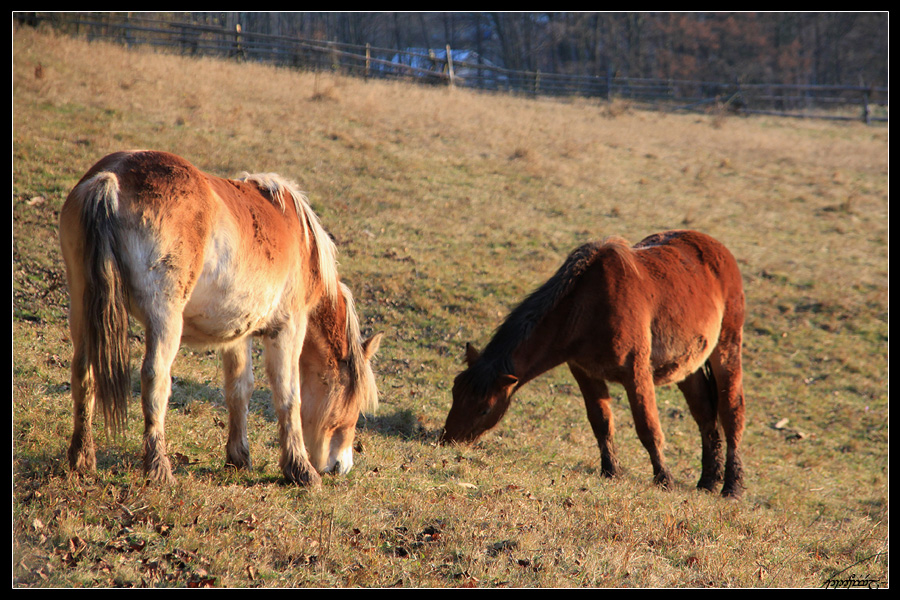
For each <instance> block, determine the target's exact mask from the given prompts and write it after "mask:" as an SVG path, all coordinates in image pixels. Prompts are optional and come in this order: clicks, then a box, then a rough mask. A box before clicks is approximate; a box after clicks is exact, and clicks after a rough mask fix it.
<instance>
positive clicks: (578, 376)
mask: <svg viewBox="0 0 900 600" xmlns="http://www.w3.org/2000/svg"><path fill="white" fill-rule="evenodd" d="M569 370H570V371H571V372H572V375H573V376H574V377H575V381H576V382H577V383H578V387H579V389H580V390H581V395H582V396H583V397H584V406H585V408H586V409H587V416H588V421H589V422H590V424H591V429H593V431H594V437H595V438H597V445H598V446H599V447H600V472H601V474H602V475H603V476H605V477H617V476H618V475H620V474H621V472H622V470H621V467H620V466H619V458H618V453H617V452H616V446H615V440H614V434H615V426H614V424H613V414H612V409H611V407H610V403H611V401H612V399H611V398H610V395H609V389H608V388H607V386H606V382H604V381H603V380H602V379H596V378H594V377H591V376H590V375H588V374H587V373H586V372H585V371H583V370H582V369H581V368H579V367H578V366H576V365H574V364H572V363H569Z"/></svg>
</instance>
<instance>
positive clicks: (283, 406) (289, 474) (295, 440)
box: [264, 322, 322, 487]
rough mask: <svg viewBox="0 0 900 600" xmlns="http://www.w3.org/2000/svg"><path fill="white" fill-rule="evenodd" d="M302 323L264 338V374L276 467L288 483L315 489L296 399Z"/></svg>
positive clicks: (316, 476)
mask: <svg viewBox="0 0 900 600" xmlns="http://www.w3.org/2000/svg"><path fill="white" fill-rule="evenodd" d="M305 334H306V323H305V322H303V323H297V324H286V325H284V326H282V327H280V328H278V329H277V330H273V332H271V333H270V334H269V335H267V336H266V337H265V338H264V339H265V341H264V345H265V351H266V372H267V375H268V378H269V385H270V386H271V388H272V402H273V403H274V405H275V413H276V415H277V417H278V441H279V443H280V444H281V458H280V460H279V466H280V467H281V472H282V474H283V475H284V478H285V479H287V480H288V481H290V482H292V483H297V484H300V485H306V486H311V487H315V486H318V485H320V484H321V482H322V479H321V477H320V476H319V474H318V472H316V470H315V469H314V468H313V466H312V464H311V463H310V461H309V455H308V454H307V451H306V445H305V444H304V442H303V424H302V420H301V405H300V403H301V398H300V350H301V348H302V347H303V339H304V337H305Z"/></svg>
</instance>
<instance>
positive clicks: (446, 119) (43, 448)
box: [12, 29, 890, 588]
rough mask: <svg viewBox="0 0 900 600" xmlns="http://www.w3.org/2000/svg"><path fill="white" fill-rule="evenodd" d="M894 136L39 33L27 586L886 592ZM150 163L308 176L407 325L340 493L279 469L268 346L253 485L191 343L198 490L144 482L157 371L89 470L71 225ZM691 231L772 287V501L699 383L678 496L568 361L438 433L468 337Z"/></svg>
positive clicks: (381, 361) (759, 321)
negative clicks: (100, 174) (102, 173)
mask: <svg viewBox="0 0 900 600" xmlns="http://www.w3.org/2000/svg"><path fill="white" fill-rule="evenodd" d="M889 134H890V131H889V129H888V128H887V127H885V126H875V127H866V126H864V125H862V124H857V123H832V122H823V121H804V120H777V119H773V118H739V117H734V116H723V115H719V114H708V115H695V114H682V113H647V112H639V111H637V110H635V109H633V108H632V107H630V106H628V105H627V104H626V103H623V102H618V101H613V102H609V103H607V102H599V101H595V100H579V99H573V100H570V101H564V102H563V101H556V100H554V101H550V100H540V99H538V100H534V99H524V98H517V97H511V96H495V95H479V94H474V93H469V92H466V91H463V90H450V89H446V88H426V87H415V86H411V85H407V84H403V83H385V82H376V81H370V82H368V83H365V82H362V81H359V80H353V79H348V78H344V77H341V76H340V75H338V74H328V73H318V74H314V73H302V72H296V71H290V70H284V69H276V68H272V67H268V66H262V65H253V64H238V63H231V62H220V61H214V60H206V59H200V60H198V59H186V58H180V57H173V56H165V55H158V54H152V53H146V52H137V51H128V50H125V49H123V48H119V47H114V46H107V45H102V44H88V43H86V42H83V41H78V40H73V39H70V38H63V37H56V36H54V35H53V34H50V33H45V32H43V33H42V32H35V31H33V30H30V29H16V30H14V32H13V161H12V162H13V215H12V217H13V228H12V229H13V261H12V262H13V277H12V279H13V323H12V331H13V378H14V379H13V389H12V391H13V410H12V417H13V426H12V447H13V460H12V484H13V492H12V507H13V509H12V530H13V535H12V538H13V561H12V563H13V564H12V571H13V573H12V577H13V585H14V586H15V587H63V586H65V587H87V586H104V587H105V586H122V587H157V586H185V587H207V586H209V587H254V586H259V587H275V586H309V587H344V586H365V587H392V586H397V587H583V586H588V587H670V586H671V587H675V586H678V587H813V588H814V587H824V586H826V585H827V584H828V582H829V581H830V580H833V579H838V580H850V578H851V577H852V578H853V580H854V581H859V580H872V581H875V582H876V585H879V586H881V587H885V586H887V585H888V584H889V569H888V564H889V555H888V552H889V549H888V534H889V523H888V496H889V467H888V440H889V425H888V415H889V412H888V411H889V408H888V374H889V359H888V343H889V341H888V330H889V259H888V251H889V245H890V242H889V235H890V234H889V216H890V214H889V208H888V195H889V191H888V190H889V176H888V162H889ZM137 147H141V148H154V149H160V150H167V151H171V152H174V153H176V154H179V155H181V156H184V157H185V158H187V159H189V160H190V161H192V162H193V163H194V164H196V165H197V166H199V167H200V168H201V169H204V170H206V171H208V172H211V173H214V174H217V175H222V176H236V175H238V174H240V173H241V172H243V171H249V172H260V171H265V172H269V171H271V172H278V173H281V174H282V175H285V176H287V177H289V178H291V179H293V180H295V181H297V182H298V183H299V185H300V187H301V188H302V189H303V190H305V191H306V192H307V193H308V195H309V198H310V201H311V203H312V205H313V206H314V208H315V209H316V211H317V212H318V213H319V215H320V217H321V219H322V222H323V224H324V225H325V226H326V228H328V229H329V231H330V232H331V233H332V234H333V235H334V237H335V239H336V240H337V242H338V246H339V251H340V257H339V259H340V263H341V267H340V269H341V274H342V276H343V278H344V280H345V281H346V282H347V283H348V285H349V286H350V287H351V289H352V290H353V292H354V294H355V295H356V298H357V303H358V310H359V312H360V314H361V317H362V321H363V329H364V334H366V335H369V334H371V333H374V332H378V331H383V332H385V334H386V335H385V339H384V340H383V342H382V344H381V350H380V352H379V354H378V356H377V357H376V359H375V362H374V367H375V370H376V376H377V378H378V383H379V390H380V398H381V406H380V408H379V411H378V413H377V414H375V415H372V416H367V417H362V418H361V419H360V423H359V427H358V451H357V453H356V466H355V467H354V470H353V471H352V472H351V473H350V474H349V475H348V476H346V477H325V478H324V483H323V486H322V488H321V489H319V490H317V491H314V492H309V491H307V490H304V489H300V488H297V487H294V486H290V485H285V484H284V483H282V481H281V479H280V476H279V471H278V468H277V451H278V448H277V444H276V432H275V423H274V414H273V412H272V410H271V407H270V406H269V402H268V400H269V392H268V388H267V386H266V381H265V376H264V374H263V372H262V365H261V363H260V361H257V363H258V364H257V367H258V373H257V376H256V381H257V384H256V391H255V392H254V395H253V401H252V404H251V416H250V426H251V431H250V435H251V439H250V445H251V453H252V455H253V458H254V465H255V466H254V469H253V470H252V471H249V472H235V471H231V470H227V469H225V468H223V460H224V445H225V436H226V435H227V434H226V430H225V429H224V428H223V423H224V422H225V421H226V418H227V414H226V410H225V406H224V399H223V396H222V392H221V367H220V363H219V360H218V357H217V356H216V354H214V353H211V352H202V351H196V350H189V349H183V350H182V351H181V353H180V355H179V358H178V359H177V361H176V363H175V366H174V374H175V382H174V386H173V390H174V391H173V395H172V398H171V402H170V409H169V416H168V419H167V421H168V422H167V429H168V442H169V452H170V455H171V456H172V457H173V459H174V462H175V463H176V464H175V466H176V477H177V483H176V484H175V485H173V486H171V487H164V486H157V485H148V484H145V482H144V481H143V479H142V477H141V474H140V464H141V463H140V436H141V419H140V416H139V413H140V406H139V395H138V394H139V391H138V388H137V387H135V388H134V390H133V391H134V398H133V401H132V403H131V419H130V421H129V428H128V431H127V432H126V435H125V436H124V437H123V438H121V439H118V440H112V439H107V438H105V437H104V436H103V435H102V434H100V439H99V440H98V441H99V446H100V447H99V449H98V463H99V469H98V471H97V473H96V475H93V476H88V477H81V478H79V477H72V476H70V475H69V472H68V466H67V463H66V460H65V451H66V447H67V443H68V438H69V436H70V435H71V427H72V425H71V420H72V417H71V400H70V398H69V383H68V376H69V374H68V370H69V360H70V357H71V344H70V342H69V340H68V331H67V324H66V319H67V311H68V294H67V291H66V286H65V277H64V272H63V266H62V260H61V256H60V252H59V247H58V240H57V231H56V224H57V219H58V213H59V209H60V207H61V206H62V202H63V200H64V199H65V196H66V195H67V193H68V191H69V190H70V189H71V188H72V186H73V185H74V184H75V183H76V182H77V180H78V179H79V178H80V176H81V175H82V174H83V173H84V172H85V171H86V170H87V169H88V168H89V167H90V166H91V165H92V164H93V163H94V162H95V161H96V160H97V159H99V158H100V157H102V156H103V155H105V154H107V153H108V152H111V151H115V150H122V149H129V148H137ZM684 227H688V228H693V229H698V230H702V231H705V232H707V233H709V234H711V235H713V236H714V237H716V238H718V239H720V240H722V241H723V242H725V244H726V245H728V246H729V247H730V248H731V250H732V252H733V253H734V254H735V256H736V257H737V258H738V261H739V264H740V266H741V269H742V271H743V276H744V283H745V290H746V295H747V308H748V310H747V312H748V318H747V323H746V326H745V351H744V352H745V354H744V364H745V368H746V374H745V390H746V397H747V403H748V404H747V418H748V420H747V429H746V432H745V437H744V463H745V469H746V476H747V482H746V483H747V491H746V493H745V495H744V498H743V500H741V501H739V502H734V501H727V500H723V499H721V498H719V497H717V496H714V495H710V494H705V493H701V492H698V491H697V490H696V489H695V488H694V485H695V483H696V480H697V478H698V477H699V469H700V459H699V454H700V444H699V436H698V434H697V432H696V425H695V424H694V423H693V420H692V419H691V418H690V414H689V412H688V410H687V406H686V404H685V403H684V401H683V399H682V398H681V397H680V395H679V394H678V393H677V390H675V389H674V388H671V389H670V388H663V389H661V390H659V394H658V404H659V410H660V415H661V421H662V423H663V429H664V431H665V433H666V439H667V444H668V447H667V456H668V459H669V462H670V468H671V469H672V472H673V475H674V476H675V478H676V480H677V485H676V488H675V489H674V490H668V491H664V490H660V489H657V488H655V487H654V486H653V484H652V482H651V471H650V464H649V460H648V459H647V454H646V452H645V451H644V449H643V448H642V446H641V445H640V443H639V441H638V440H637V437H636V435H635V433H634V428H633V422H632V420H631V416H630V414H629V411H628V404H627V401H626V400H625V399H624V394H623V392H622V390H621V388H613V392H614V394H615V398H616V405H615V407H614V410H615V411H616V418H617V425H618V432H617V435H618V444H619V451H620V458H621V460H622V463H623V467H624V468H625V475H624V476H623V477H621V478H619V479H616V480H612V481H611V480H607V479H603V478H601V477H600V475H599V469H600V464H599V463H600V461H599V452H598V451H597V448H596V441H595V440H594V438H593V435H592V433H591V431H590V427H589V425H588V422H587V419H586V416H585V412H584V408H583V403H582V400H581V397H580V395H579V393H578V390H577V386H576V385H575V383H574V381H573V380H571V378H570V376H569V375H568V373H567V372H566V371H565V370H562V369H561V370H557V371H553V372H551V373H548V374H546V375H545V376H543V377H541V378H539V379H537V380H536V381H534V382H532V383H531V384H529V385H528V386H526V387H525V388H523V389H522V390H521V391H520V392H519V393H518V394H517V397H516V399H515V400H514V402H513V405H512V408H511V409H510V411H509V413H508V414H507V416H506V418H505V419H504V420H503V421H502V422H501V423H500V425H499V426H498V427H497V428H496V430H494V431H493V432H491V433H490V434H488V435H487V436H485V437H484V438H483V439H482V440H481V441H480V442H479V443H477V444H476V445H474V446H472V447H446V446H440V445H438V444H437V443H436V440H437V435H438V432H439V430H440V428H441V426H442V425H443V422H444V418H445V417H446V414H447V411H448V410H449V407H450V386H451V383H452V380H453V377H454V376H455V374H456V373H457V372H459V370H460V369H461V359H462V356H463V348H464V345H465V343H466V342H467V341H471V342H474V343H475V344H476V345H477V346H483V345H484V344H485V342H486V341H487V340H488V339H489V338H490V334H491V332H492V331H493V329H494V328H495V327H496V326H497V325H499V323H500V321H501V319H502V318H503V316H504V315H505V314H506V313H507V311H508V310H509V309H510V308H511V307H512V306H513V305H515V304H516V303H517V302H518V301H520V300H521V299H522V297H523V296H524V295H525V294H526V293H527V292H529V291H530V290H531V289H533V288H534V287H535V286H536V285H538V284H540V283H542V282H543V281H545V280H546V279H547V278H548V277H549V276H550V275H551V274H552V273H553V271H554V270H555V269H556V268H557V267H558V266H559V264H560V263H561V261H562V260H563V258H564V257H565V256H566V255H567V254H568V252H569V251H570V250H571V249H573V248H574V247H575V246H577V245H579V244H581V243H583V242H585V241H587V240H589V239H595V238H603V237H605V236H608V235H612V234H615V235H620V236H624V237H625V238H627V239H629V240H631V241H632V242H636V241H638V240H639V239H641V238H642V237H644V236H645V235H647V234H649V233H653V232H655V231H659V230H663V229H673V228H684ZM132 337H133V345H134V347H133V356H134V357H135V360H134V363H133V365H132V367H133V368H136V367H137V365H138V364H139V363H138V362H137V357H139V356H140V354H141V344H140V339H141V331H140V329H139V328H137V327H135V328H134V330H133V336H132ZM138 380H139V378H135V381H136V382H137V381H138ZM135 386H137V383H135Z"/></svg>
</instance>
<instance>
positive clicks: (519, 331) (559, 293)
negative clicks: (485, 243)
mask: <svg viewBox="0 0 900 600" xmlns="http://www.w3.org/2000/svg"><path fill="white" fill-rule="evenodd" d="M607 250H612V251H613V252H614V253H615V255H616V256H617V257H619V258H620V259H621V260H622V261H623V263H624V264H625V265H628V266H629V268H632V269H634V268H635V267H634V258H633V256H632V250H631V248H630V246H629V244H628V242H626V241H625V240H623V239H621V238H618V237H612V238H607V239H605V240H603V241H602V242H601V241H594V242H588V243H587V244H584V245H583V246H580V247H578V248H576V249H575V250H574V251H573V252H572V253H571V254H570V255H569V256H568V258H566V260H565V262H564V263H563V264H562V266H561V267H560V268H559V269H558V270H557V271H556V273H555V274H554V275H553V276H552V277H551V278H550V279H548V280H547V281H546V282H545V283H544V284H543V285H541V286H540V287H538V288H537V289H536V290H534V291H533V292H532V293H531V294H529V295H528V296H527V297H526V298H525V300H523V301H522V303H521V304H519V305H518V306H517V307H515V308H514V309H513V310H512V312H510V313H509V315H508V316H507V317H506V319H505V320H504V321H503V323H502V324H501V325H500V326H499V327H498V328H497V330H496V331H495V332H494V336H493V338H492V339H491V341H490V342H489V343H488V345H487V346H486V347H485V349H484V352H483V353H482V354H481V357H480V359H479V360H478V362H477V363H476V364H475V365H472V366H471V367H470V368H469V369H467V370H466V371H464V373H463V376H461V379H460V381H461V382H463V383H464V384H465V385H467V386H468V387H470V389H471V390H472V391H473V392H475V393H480V394H482V395H483V394H484V393H486V391H487V390H488V388H490V386H491V384H493V382H494V381H495V380H496V378H497V376H498V375H501V374H511V375H515V373H513V366H512V354H513V352H514V351H515V350H516V348H518V347H519V345H520V344H522V342H524V341H525V340H527V339H528V337H529V336H530V335H531V333H532V332H533V331H534V328H535V327H536V326H537V325H538V324H540V322H541V321H542V320H543V318H544V317H545V316H546V315H547V314H548V313H549V312H550V311H552V310H553V309H554V308H556V306H557V305H558V304H559V302H560V301H561V300H562V299H563V298H565V297H566V296H567V295H568V294H569V292H570V291H571V290H572V287H573V286H574V285H575V282H576V281H578V279H579V278H580V277H581V276H582V275H583V274H584V272H585V271H587V270H588V268H590V267H591V265H593V264H594V263H595V262H596V261H597V259H598V257H600V256H601V255H604V254H606V252H604V251H607Z"/></svg>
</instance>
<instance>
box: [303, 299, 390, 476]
mask: <svg viewBox="0 0 900 600" xmlns="http://www.w3.org/2000/svg"><path fill="white" fill-rule="evenodd" d="M341 291H342V294H340V296H339V302H338V303H337V305H336V306H335V305H333V304H332V303H331V302H329V301H328V300H324V301H323V302H321V303H320V306H319V307H318V309H317V310H316V311H315V312H314V313H313V314H312V315H311V318H310V321H309V328H308V332H307V336H306V340H305V342H304V345H303V352H302V353H301V358H300V370H301V381H302V384H301V385H302V391H301V397H302V398H303V401H302V404H301V406H302V415H301V418H302V420H303V438H304V443H305V445H306V449H307V452H308V453H309V460H310V462H311V463H312V466H313V467H314V468H315V469H316V471H318V472H319V473H328V472H335V473H339V474H341V475H343V474H346V473H347V472H349V471H350V469H351V468H352V467H353V440H354V437H355V435H356V422H357V420H358V419H359V415H360V413H369V412H373V411H374V410H375V408H376V407H377V405H378V392H377V388H376V385H375V375H374V374H373V372H372V366H371V360H372V357H373V356H375V353H376V352H377V351H378V347H379V345H380V344H381V337H382V334H381V333H378V334H376V335H374V336H372V337H370V338H369V339H366V340H362V337H361V335H360V332H359V323H358V320H357V316H356V312H355V310H354V308H353V299H352V296H351V295H350V291H349V290H348V289H347V287H346V286H345V285H343V284H341Z"/></svg>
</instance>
